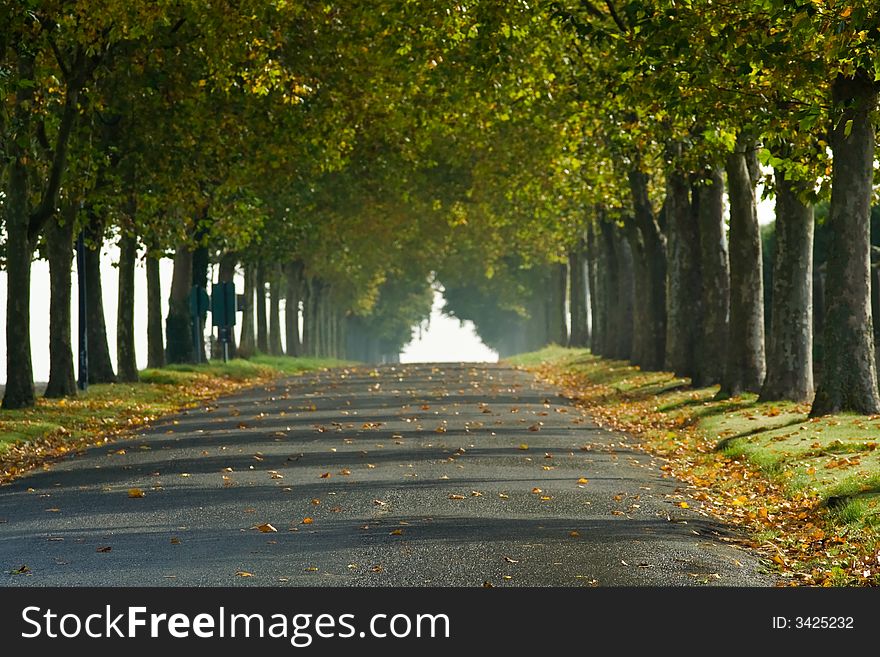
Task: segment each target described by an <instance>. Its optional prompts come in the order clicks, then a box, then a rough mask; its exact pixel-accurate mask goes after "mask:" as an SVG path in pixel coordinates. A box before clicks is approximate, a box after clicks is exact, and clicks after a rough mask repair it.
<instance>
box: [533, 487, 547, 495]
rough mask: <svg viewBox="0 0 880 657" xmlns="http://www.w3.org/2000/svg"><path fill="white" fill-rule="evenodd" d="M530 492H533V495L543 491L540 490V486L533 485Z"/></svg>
mask: <svg viewBox="0 0 880 657" xmlns="http://www.w3.org/2000/svg"><path fill="white" fill-rule="evenodd" d="M532 492H533V493H534V494H535V495H538V494H539V493H543V492H544V491H542V490H541V489H540V488H538V487H537V486H535V487H534V488H533V489H532Z"/></svg>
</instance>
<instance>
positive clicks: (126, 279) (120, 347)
mask: <svg viewBox="0 0 880 657" xmlns="http://www.w3.org/2000/svg"><path fill="white" fill-rule="evenodd" d="M136 261H137V238H136V237H135V236H134V235H122V237H120V238H119V302H118V305H117V308H116V369H117V371H118V375H119V380H120V381H126V382H135V381H137V380H138V368H137V356H136V353H135V348H134V266H135V262H136Z"/></svg>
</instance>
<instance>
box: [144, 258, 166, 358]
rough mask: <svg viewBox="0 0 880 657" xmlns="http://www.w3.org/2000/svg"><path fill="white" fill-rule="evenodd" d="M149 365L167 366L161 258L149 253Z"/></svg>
mask: <svg viewBox="0 0 880 657" xmlns="http://www.w3.org/2000/svg"><path fill="white" fill-rule="evenodd" d="M147 367H153V368H155V367H165V339H164V337H163V336H162V281H161V276H160V273H159V258H156V257H154V256H151V255H147Z"/></svg>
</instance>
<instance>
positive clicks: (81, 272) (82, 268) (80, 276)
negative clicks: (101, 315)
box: [76, 230, 89, 390]
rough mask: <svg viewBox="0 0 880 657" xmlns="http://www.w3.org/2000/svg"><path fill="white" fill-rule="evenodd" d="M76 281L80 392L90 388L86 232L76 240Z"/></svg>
mask: <svg viewBox="0 0 880 657" xmlns="http://www.w3.org/2000/svg"><path fill="white" fill-rule="evenodd" d="M76 281H77V285H78V286H79V304H78V305H79V372H78V374H79V378H78V379H77V382H76V386H77V388H79V389H80V390H87V389H88V387H89V343H88V336H87V332H88V316H87V312H86V311H87V310H88V305H87V302H86V241H85V231H82V230H81V231H79V235H78V236H77V238H76Z"/></svg>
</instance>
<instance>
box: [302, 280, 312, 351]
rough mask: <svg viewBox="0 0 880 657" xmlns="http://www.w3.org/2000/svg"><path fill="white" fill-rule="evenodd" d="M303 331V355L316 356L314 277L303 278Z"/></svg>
mask: <svg viewBox="0 0 880 657" xmlns="http://www.w3.org/2000/svg"><path fill="white" fill-rule="evenodd" d="M302 294H303V332H302V355H303V356H314V355H315V353H314V348H313V346H312V319H313V316H312V315H313V311H312V303H313V300H312V297H313V294H312V278H311V277H306V278H304V279H303V287H302Z"/></svg>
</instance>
